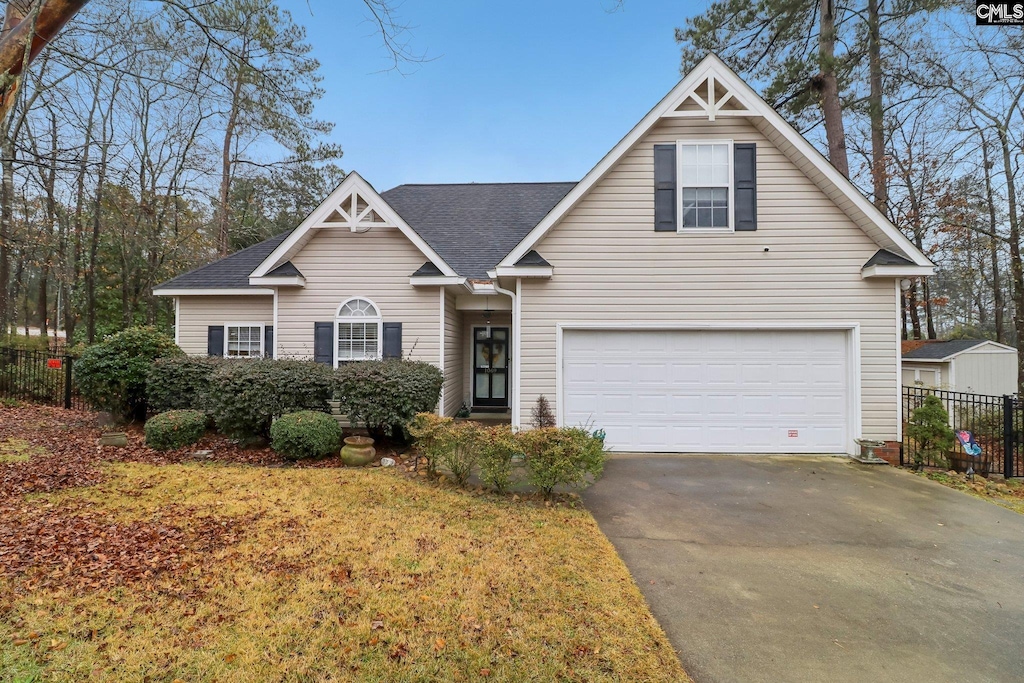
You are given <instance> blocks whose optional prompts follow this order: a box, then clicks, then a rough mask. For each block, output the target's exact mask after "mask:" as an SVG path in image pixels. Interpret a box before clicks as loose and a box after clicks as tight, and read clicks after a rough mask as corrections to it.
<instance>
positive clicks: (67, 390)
mask: <svg viewBox="0 0 1024 683" xmlns="http://www.w3.org/2000/svg"><path fill="white" fill-rule="evenodd" d="M72 362H73V361H72V360H71V356H64V409H65V410H69V409H70V408H71V363H72Z"/></svg>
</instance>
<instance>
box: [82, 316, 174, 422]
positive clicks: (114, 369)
mask: <svg viewBox="0 0 1024 683" xmlns="http://www.w3.org/2000/svg"><path fill="white" fill-rule="evenodd" d="M183 355H185V354H184V352H183V351H182V350H181V349H179V348H178V346H177V344H175V343H174V340H173V339H171V338H170V337H168V336H167V335H166V334H163V333H162V332H158V331H157V330H156V329H155V328H152V327H132V328H129V329H127V330H123V331H121V332H118V333H117V334H114V335H111V336H109V337H107V338H106V339H104V340H103V341H102V342H100V343H98V344H93V345H92V346H90V347H88V348H86V349H85V351H83V352H82V357H81V358H79V359H78V360H77V361H76V362H75V381H76V383H77V385H78V390H79V391H80V392H81V394H82V396H83V397H84V398H85V400H86V401H88V402H89V403H90V404H91V405H92V406H93V407H95V408H98V409H100V410H106V411H108V412H109V413H111V414H112V415H114V416H115V417H119V418H122V419H125V420H132V419H139V420H143V419H145V418H146V410H147V405H146V374H147V373H148V372H149V368H150V366H151V365H152V364H153V362H154V361H155V360H156V359H158V358H165V357H169V356H183Z"/></svg>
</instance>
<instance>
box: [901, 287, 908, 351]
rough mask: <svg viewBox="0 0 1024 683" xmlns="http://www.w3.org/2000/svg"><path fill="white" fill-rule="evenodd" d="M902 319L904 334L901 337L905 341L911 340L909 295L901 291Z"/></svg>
mask: <svg viewBox="0 0 1024 683" xmlns="http://www.w3.org/2000/svg"><path fill="white" fill-rule="evenodd" d="M900 319H901V320H902V322H903V332H902V334H901V335H900V336H901V337H902V338H903V339H904V340H906V339H909V338H910V336H909V335H908V334H907V293H906V292H904V291H900Z"/></svg>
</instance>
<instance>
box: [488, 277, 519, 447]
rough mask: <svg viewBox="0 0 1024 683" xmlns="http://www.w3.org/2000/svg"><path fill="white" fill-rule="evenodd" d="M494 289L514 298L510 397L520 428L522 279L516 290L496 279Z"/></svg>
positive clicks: (514, 423) (514, 426)
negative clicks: (520, 305)
mask: <svg viewBox="0 0 1024 683" xmlns="http://www.w3.org/2000/svg"><path fill="white" fill-rule="evenodd" d="M492 287H493V288H494V291H495V292H496V293H498V294H504V295H505V296H507V297H509V298H510V299H512V395H511V396H510V397H509V399H510V404H511V405H510V407H511V409H512V429H513V430H518V429H519V424H520V420H519V367H520V363H519V349H520V344H519V332H520V330H521V329H522V325H521V324H520V318H519V314H520V310H521V309H520V307H519V294H520V293H521V292H522V280H520V279H519V278H516V291H514V292H513V291H511V290H508V289H502V288H501V287H499V286H498V282H497V281H495V282H494V283H493V284H492Z"/></svg>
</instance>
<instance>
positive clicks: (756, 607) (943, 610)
mask: <svg viewBox="0 0 1024 683" xmlns="http://www.w3.org/2000/svg"><path fill="white" fill-rule="evenodd" d="M583 498H584V501H585V503H586V505H587V507H588V508H589V509H590V510H591V511H592V512H593V514H594V516H595V517H596V518H597V521H598V523H599V524H600V526H601V529H602V530H603V531H604V533H605V534H607V536H608V537H609V538H610V539H611V541H612V543H614V544H615V547H616V548H617V549H618V551H619V554H620V555H621V556H622V558H623V560H625V562H626V565H627V566H628V567H629V569H630V571H632V573H633V576H634V577H635V578H636V581H637V584H638V585H639V586H640V589H641V590H642V591H643V592H644V595H646V597H647V601H648V602H649V603H650V605H651V609H652V611H653V612H654V615H655V616H656V617H657V618H658V621H659V622H661V625H662V626H663V627H664V629H665V631H666V632H667V633H668V636H669V638H670V639H671V641H672V643H673V644H674V645H675V647H676V648H677V649H678V650H679V654H680V657H681V659H682V662H683V666H684V667H685V668H686V670H687V671H688V672H689V673H690V675H692V676H693V678H694V679H695V680H696V681H697V683H712V682H716V683H717V682H722V683H734V682H743V683H748V682H753V681H773V682H781V681H857V682H858V683H866V682H875V681H900V682H901V683H916V682H917V681H921V682H925V681H927V682H928V683H936V682H938V681H957V682H958V683H963V682H966V681H986V682H988V681H1021V680H1024V516H1022V515H1018V514H1016V513H1014V512H1011V511H1009V510H1005V509H1003V508H1000V507H998V506H996V505H994V504H992V503H988V502H986V501H982V500H977V499H975V498H972V497H970V496H968V495H966V494H963V493H960V492H958V491H953V490H950V489H947V488H945V487H943V486H940V485H938V484H935V483H933V482H929V481H927V480H924V479H922V478H919V477H916V476H914V475H912V474H909V473H906V472H901V471H898V470H895V469H893V468H891V467H883V466H874V467H872V466H865V465H858V464H855V463H852V462H850V461H848V460H845V459H842V458H807V457H769V456H749V457H748V456H703V455H701V456H630V455H621V456H615V457H613V458H612V459H611V460H610V461H609V462H608V465H607V468H606V470H605V475H604V477H603V478H602V479H601V480H600V481H598V482H597V483H596V484H595V485H594V486H593V487H592V488H591V489H589V490H588V491H587V492H586V493H585V494H584V496H583Z"/></svg>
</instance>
